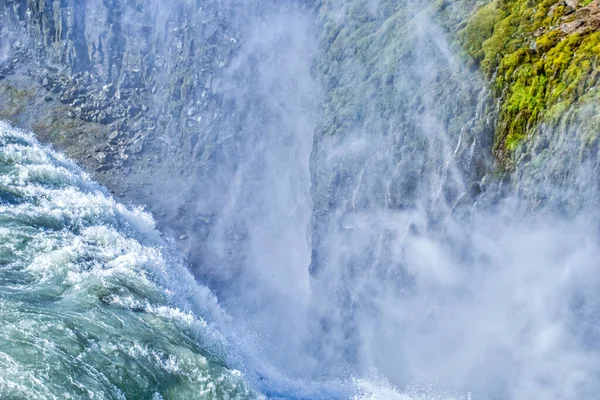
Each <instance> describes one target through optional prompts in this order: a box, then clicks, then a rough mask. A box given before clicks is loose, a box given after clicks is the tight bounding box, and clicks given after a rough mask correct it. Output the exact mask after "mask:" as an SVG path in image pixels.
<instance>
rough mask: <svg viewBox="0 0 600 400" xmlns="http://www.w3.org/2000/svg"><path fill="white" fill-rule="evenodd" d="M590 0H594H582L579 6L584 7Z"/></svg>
mask: <svg viewBox="0 0 600 400" xmlns="http://www.w3.org/2000/svg"><path fill="white" fill-rule="evenodd" d="M592 1H594V0H583V1H582V2H581V6H582V7H586V6H588V5H589V4H590V3H591V2H592Z"/></svg>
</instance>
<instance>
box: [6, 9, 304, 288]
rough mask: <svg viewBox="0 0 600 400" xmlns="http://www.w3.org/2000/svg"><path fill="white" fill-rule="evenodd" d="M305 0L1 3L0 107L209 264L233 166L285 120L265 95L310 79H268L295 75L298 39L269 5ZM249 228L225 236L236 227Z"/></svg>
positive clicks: (292, 20)
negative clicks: (281, 73)
mask: <svg viewBox="0 0 600 400" xmlns="http://www.w3.org/2000/svg"><path fill="white" fill-rule="evenodd" d="M309 3H310V2H305V1H285V2H281V1H256V2H254V1H253V2H248V1H245V0H240V1H192V0H181V1H175V2H173V1H168V0H152V1H146V0H86V1H80V0H61V1H49V0H47V1H44V0H17V1H4V2H1V4H0V106H2V107H0V118H3V119H9V120H11V121H13V122H14V123H16V124H17V125H19V126H22V127H26V128H32V129H33V130H34V131H35V132H36V133H37V134H38V136H39V137H40V138H41V139H42V140H45V141H47V142H50V143H52V144H54V145H55V146H57V147H58V148H59V149H61V150H63V151H65V152H66V153H67V154H69V155H70V156H71V157H73V158H75V159H76V160H78V161H79V162H80V163H81V164H83V165H84V167H85V168H86V169H87V170H88V171H90V172H92V173H94V174H95V176H96V178H97V179H98V180H99V181H100V182H102V183H103V184H105V185H106V186H107V187H108V188H109V189H110V190H111V191H113V192H114V193H115V194H117V195H120V196H123V197H125V198H126V199H128V200H132V201H134V202H136V203H140V204H145V205H147V206H148V207H149V208H150V210H151V211H152V212H153V213H154V215H155V216H156V217H157V219H158V220H159V223H160V224H161V228H162V229H163V230H164V231H166V233H167V234H168V235H169V236H171V237H174V238H178V237H185V238H186V239H185V240H183V239H182V240H180V241H178V244H179V245H180V247H181V248H182V249H183V250H185V251H187V252H188V253H189V255H190V259H191V260H192V262H193V263H196V264H198V265H200V264H204V263H207V262H209V261H210V262H212V263H213V264H214V263H216V262H218V260H214V259H211V260H206V258H205V257H204V256H201V255H202V254H207V253H210V252H208V251H205V250H206V249H205V248H204V246H205V242H206V241H207V240H210V238H209V236H210V234H211V232H214V231H215V230H214V229H213V227H214V225H215V224H220V225H221V226H223V225H227V224H224V223H223V222H222V221H220V218H219V215H220V214H221V211H222V208H223V207H224V206H225V204H226V203H227V202H226V201H225V200H224V196H226V195H227V194H228V193H229V192H230V189H231V186H232V183H233V182H234V178H235V174H236V172H237V171H238V170H239V169H240V168H241V167H240V164H241V163H242V161H243V160H244V159H246V158H249V157H250V156H252V157H254V158H260V157H261V156H260V155H259V153H258V152H253V151H252V149H253V148H255V147H256V146H259V145H261V143H262V142H261V141H264V140H266V139H264V137H266V136H265V135H264V132H265V126H270V127H272V131H273V136H275V135H276V133H277V130H278V129H283V128H281V125H282V123H281V121H283V120H284V119H285V118H284V116H282V115H278V113H279V114H280V113H281V112H283V111H274V110H275V109H276V107H275V106H274V104H275V103H274V102H275V100H272V99H275V98H277V96H281V93H283V91H282V90H281V88H286V87H298V88H299V89H298V90H296V92H297V93H302V90H300V89H304V90H306V85H296V84H295V83H293V84H292V85H291V86H290V85H289V84H288V83H289V82H283V83H280V82H275V85H273V87H271V88H269V87H268V85H269V84H270V83H271V82H270V81H268V80H267V78H266V74H267V73H270V72H269V71H271V70H272V68H276V67H275V66H274V63H276V62H278V63H280V64H281V65H285V66H286V67H285V68H288V69H289V70H290V71H291V73H290V74H293V73H294V68H295V67H294V63H293V62H292V61H293V60H294V57H296V56H295V55H294V54H293V53H292V52H293V51H295V49H296V48H295V47H294V43H296V42H297V43H301V42H302V41H301V40H296V39H294V35H293V33H294V32H293V29H292V27H286V26H285V23H283V22H281V21H280V22H277V21H278V18H277V17H276V15H283V14H286V15H289V17H287V18H288V19H287V20H286V21H287V23H292V24H293V23H295V21H297V19H296V16H295V14H294V13H295V11H292V10H293V9H298V10H300V9H301V10H305V11H306V10H308V9H309V8H310V4H309ZM305 11H302V12H305ZM306 12H308V11H306ZM292 14H294V15H292ZM274 16H275V17H274ZM273 21H275V22H273ZM263 31H264V32H265V33H264V34H263V33H262V32H263ZM269 35H271V36H269ZM273 41H278V44H277V45H276V46H273V45H272V43H271V42H273ZM274 48H277V53H274V50H273V49H274ZM303 57H304V56H303ZM309 57H310V56H308V55H307V56H306V57H305V59H306V60H310V58H309ZM288 61H289V62H288ZM273 93H274V94H275V96H272V94H273ZM311 94H312V92H311ZM288 97H293V96H288ZM285 101H287V100H286V99H284V101H283V103H285ZM4 103H6V104H4ZM280 103H281V102H280ZM280 103H278V105H279V104H280ZM305 126H307V127H310V126H311V125H309V124H307V125H305ZM310 134H312V131H311V132H310ZM263 147H264V149H263V150H261V151H263V152H266V151H268V147H267V146H266V145H264V146H263ZM260 154H262V153H260ZM222 229H223V230H224V231H227V229H229V228H226V227H223V228H222ZM247 229H248V227H244V228H235V229H232V231H233V232H232V233H226V234H225V233H224V235H230V236H231V237H235V238H243V237H245V236H244V234H243V233H240V232H238V231H246V230H247ZM227 232H229V231H227ZM228 237H229V236H228ZM240 240H241V239H240ZM238 242H239V241H238ZM238 242H236V243H238ZM237 264H240V265H241V262H240V263H237ZM223 279H229V276H228V275H227V276H225V277H224V278H223Z"/></svg>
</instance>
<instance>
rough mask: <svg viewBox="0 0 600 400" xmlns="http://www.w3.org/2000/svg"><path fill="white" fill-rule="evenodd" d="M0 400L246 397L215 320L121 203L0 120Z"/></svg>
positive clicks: (204, 299)
mask: <svg viewBox="0 0 600 400" xmlns="http://www.w3.org/2000/svg"><path fill="white" fill-rule="evenodd" d="M0 237H1V241H0V321H1V325H2V330H1V332H0V393H1V395H2V397H3V398H11V399H13V398H14V399H17V398H33V399H64V398H102V399H124V398H132V397H133V398H155V399H159V398H190V399H191V398H207V397H209V398H256V397H259V396H258V395H257V394H256V393H254V392H253V390H252V389H250V387H249V386H248V385H247V384H246V383H245V382H244V378H243V375H242V373H241V372H239V371H238V370H236V369H234V368H228V367H226V366H225V365H231V366H235V365H236V362H235V356H234V354H233V353H232V348H231V346H230V345H229V344H228V341H227V339H226V338H225V337H224V336H223V335H222V334H220V333H219V331H218V330H217V327H222V326H224V324H225V323H226V321H227V318H226V317H225V315H224V314H223V312H222V311H221V310H220V308H219V306H218V305H217V302H216V300H215V298H214V297H213V296H212V295H211V294H210V292H209V291H208V290H207V289H206V288H204V287H202V286H199V285H197V284H196V283H195V282H194V279H193V278H192V276H191V275H190V273H189V272H188V271H187V270H186V269H185V268H184V267H183V265H182V263H181V261H180V260H178V259H177V258H176V257H174V256H173V255H172V254H171V253H170V252H169V250H168V249H167V248H166V247H165V243H164V242H163V241H162V239H161V238H160V236H159V235H158V233H157V231H156V230H155V228H154V221H153V220H152V218H151V217H150V215H148V214H146V213H144V212H143V211H141V210H138V209H128V208H126V207H124V206H122V205H119V204H118V203H116V202H115V201H114V200H113V199H112V198H110V197H108V196H107V195H106V194H104V192H103V191H102V189H101V188H100V187H98V186H97V185H96V184H94V183H93V182H92V181H91V180H90V178H89V177H88V176H87V175H86V174H84V173H83V172H81V171H80V170H79V169H78V168H77V167H75V165H74V164H72V163H71V162H70V161H68V160H66V159H65V158H64V157H62V156H60V155H59V154H56V153H54V152H52V151H50V150H48V149H44V148H42V147H41V146H40V145H39V144H38V143H37V142H36V141H35V139H33V138H32V136H31V135H30V134H27V133H24V132H21V131H18V130H15V129H13V128H11V127H10V126H8V125H6V124H4V123H0Z"/></svg>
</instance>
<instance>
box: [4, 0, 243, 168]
mask: <svg viewBox="0 0 600 400" xmlns="http://www.w3.org/2000/svg"><path fill="white" fill-rule="evenodd" d="M234 8H235V7H229V6H224V5H222V4H220V3H219V2H206V4H204V3H203V4H201V5H200V3H198V4H194V3H193V2H175V3H172V2H161V1H155V2H152V4H149V3H148V2H146V1H125V0H102V1H101V0H94V1H76V0H64V1H60V2H58V1H28V0H20V1H7V2H4V4H3V5H2V9H0V11H1V13H0V24H1V26H2V27H3V29H2V33H1V36H0V38H1V43H2V47H3V48H4V49H5V53H7V54H10V56H7V57H5V58H6V59H5V60H0V72H1V76H4V77H6V76H7V75H10V74H19V75H26V76H29V77H31V78H32V80H35V81H37V83H41V85H42V86H43V87H44V88H45V89H46V90H47V91H48V95H49V98H48V100H49V101H50V98H51V99H56V100H59V101H60V102H61V103H62V104H65V105H67V106H69V113H68V115H69V117H71V118H75V119H79V120H81V121H84V122H89V123H96V124H100V125H108V126H110V129H107V131H109V132H112V131H113V130H114V129H118V130H120V131H121V132H123V135H122V137H121V139H122V140H121V141H120V142H115V141H114V140H113V143H112V144H113V145H115V146H114V149H113V152H114V153H117V152H123V151H124V152H125V153H126V152H127V145H128V144H130V143H131V142H132V141H137V140H140V139H141V140H144V141H148V142H153V140H149V139H147V138H148V137H149V136H152V137H154V136H155V135H154V133H155V131H156V130H157V124H160V129H159V130H160V131H161V134H163V135H167V136H171V135H170V133H171V132H175V131H177V132H180V137H181V138H190V137H192V136H194V135H193V133H195V132H190V129H191V128H196V124H195V121H196V120H195V119H197V118H198V114H199V113H200V112H201V111H206V110H207V109H208V108H211V107H212V108H213V109H215V108H216V105H215V104H214V102H213V104H210V105H209V104H208V103H209V100H210V98H207V93H206V92H207V89H210V86H211V81H212V79H213V78H214V77H215V75H217V73H218V69H219V68H222V67H223V66H225V65H227V63H228V62H229V60H230V58H231V57H232V55H233V54H234V52H235V50H236V47H237V40H236V32H235V27H234V26H233V23H231V22H230V19H231V16H232V13H233V11H232V10H233V9H234ZM15 37H19V39H20V40H19V41H15V40H14V38H15ZM199 88H200V92H199ZM202 93H204V94H202ZM190 110H191V112H190ZM42 136H43V133H42ZM185 145H186V144H184V143H178V144H177V146H174V147H175V148H179V149H181V146H183V147H185ZM187 145H188V146H189V143H187ZM162 150H165V149H162ZM170 150H172V149H169V150H167V151H170ZM115 160H119V158H118V157H115ZM112 166H113V167H121V166H122V165H121V163H120V162H118V161H117V162H115V163H114V165H112Z"/></svg>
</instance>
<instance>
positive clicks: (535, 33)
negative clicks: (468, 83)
mask: <svg viewBox="0 0 600 400" xmlns="http://www.w3.org/2000/svg"><path fill="white" fill-rule="evenodd" d="M598 27H600V4H599V2H598V1H581V2H580V1H574V0H571V1H561V0H541V1H530V0H517V1H509V0H495V1H493V2H489V3H487V4H485V5H483V6H480V7H479V8H478V9H477V10H476V11H475V12H474V13H473V14H472V15H471V16H470V18H469V19H468V22H467V24H466V26H465V27H464V28H463V29H462V30H460V31H459V32H458V39H459V41H460V42H461V44H462V45H463V47H464V48H465V50H466V52H467V53H468V54H469V55H470V56H471V57H473V58H474V59H475V60H476V61H477V62H478V63H479V65H480V66H481V69H482V71H483V72H484V74H485V75H486V76H488V78H489V79H490V80H491V84H492V88H493V91H494V94H495V96H496V97H497V98H498V99H499V100H500V103H499V104H500V109H499V116H498V122H497V128H496V143H495V147H494V150H495V153H496V156H497V158H498V160H499V161H500V164H501V165H502V166H503V167H505V168H508V169H510V168H512V166H513V165H514V161H515V160H514V154H515V151H516V149H517V148H518V147H519V146H520V145H521V144H523V142H524V141H525V140H526V139H527V140H528V138H531V136H532V135H535V130H536V127H537V126H539V124H541V123H544V124H549V123H550V124H551V123H556V122H557V121H558V120H560V119H561V117H562V116H563V115H564V113H565V112H566V111H567V110H569V109H570V108H571V107H579V106H581V105H582V102H589V101H590V96H587V97H586V98H585V101H583V100H584V99H583V97H582V96H583V95H584V94H586V93H588V92H589V91H590V89H593V88H595V87H596V85H597V78H598V72H599V69H600V65H599V63H598V60H599V58H598V57H599V56H600V32H598ZM594 99H596V98H595V97H594Z"/></svg>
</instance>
